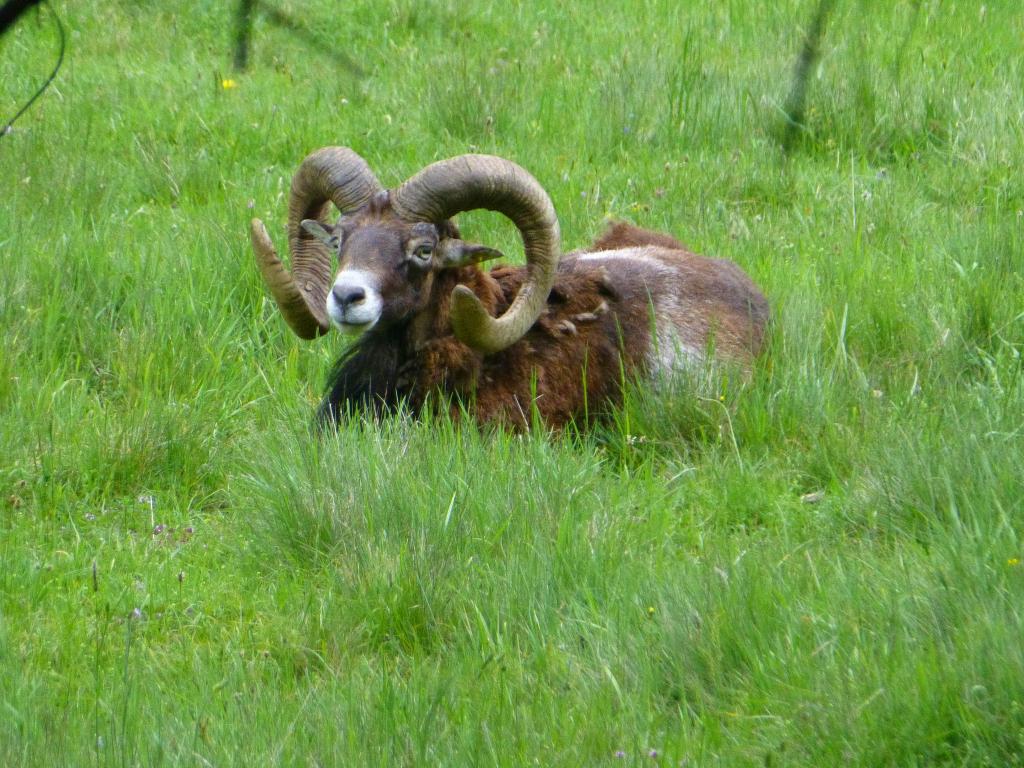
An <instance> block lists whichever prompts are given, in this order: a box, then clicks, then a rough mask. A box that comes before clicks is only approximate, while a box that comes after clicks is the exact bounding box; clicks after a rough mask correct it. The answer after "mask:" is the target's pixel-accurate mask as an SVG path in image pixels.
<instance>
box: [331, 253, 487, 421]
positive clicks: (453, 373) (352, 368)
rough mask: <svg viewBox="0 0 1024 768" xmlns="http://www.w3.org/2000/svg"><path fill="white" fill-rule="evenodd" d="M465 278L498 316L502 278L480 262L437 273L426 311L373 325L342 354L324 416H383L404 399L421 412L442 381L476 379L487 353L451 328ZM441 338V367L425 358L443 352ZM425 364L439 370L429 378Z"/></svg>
mask: <svg viewBox="0 0 1024 768" xmlns="http://www.w3.org/2000/svg"><path fill="white" fill-rule="evenodd" d="M459 284H462V285H466V286H468V287H469V288H470V289H471V290H472V291H473V292H474V293H475V294H476V295H477V296H478V297H480V299H481V301H482V303H483V305H484V307H485V308H486V309H487V310H488V312H490V313H491V315H492V316H493V315H496V314H500V313H502V312H504V311H505V309H506V308H507V301H506V298H505V296H504V294H503V293H502V291H501V288H500V287H499V285H498V283H497V282H496V281H495V280H494V279H493V278H492V277H491V276H490V275H489V274H488V273H486V272H484V271H482V270H480V269H478V268H477V267H475V266H470V267H462V268H460V269H450V270H443V271H441V272H439V273H437V275H436V277H435V280H434V284H433V286H432V288H431V291H430V293H431V296H430V299H429V301H428V302H427V304H426V308H425V309H424V311H422V312H420V313H419V314H417V315H415V316H414V317H412V318H410V319H408V320H405V321H403V322H401V323H398V324H395V325H392V326H389V327H387V328H381V329H373V330H371V331H368V332H367V333H366V334H364V335H363V336H362V337H361V338H359V339H358V340H357V341H356V342H355V343H354V344H352V346H350V347H349V348H348V349H347V350H346V351H345V352H344V353H343V354H342V356H341V357H340V358H339V359H338V361H337V362H336V363H335V364H334V367H333V369H332V370H331V373H330V374H329V376H328V383H327V394H326V396H325V397H324V399H323V401H322V402H321V404H320V408H319V410H318V413H317V417H318V420H319V421H320V422H325V421H326V422H330V421H334V420H336V419H337V418H338V417H340V416H344V415H345V414H346V413H348V412H357V411H370V412H372V413H374V414H375V415H378V416H379V415H381V414H382V413H386V412H389V411H393V410H395V409H396V408H398V407H399V405H401V404H405V405H406V406H407V407H408V408H409V409H410V410H411V411H412V412H413V413H416V412H418V410H419V408H420V407H421V406H422V404H423V401H424V399H425V398H426V397H427V396H428V395H429V393H430V391H431V390H432V389H434V388H435V387H436V386H437V385H438V384H440V383H441V381H446V382H449V383H450V382H452V381H453V380H456V379H457V380H460V381H465V382H470V381H473V380H475V378H476V376H475V374H476V370H477V369H478V367H479V364H480V359H481V358H480V356H479V355H478V354H477V353H475V352H473V351H472V350H470V349H469V348H468V347H466V346H465V345H463V344H461V342H458V341H457V340H456V339H455V338H454V337H453V336H452V331H451V320H450V309H451V293H452V290H453V289H454V288H455V286H456V285H459ZM438 342H441V343H442V344H443V346H444V347H445V349H444V354H443V357H444V359H445V363H444V365H442V366H441V368H440V370H438V368H437V366H436V365H433V366H425V365H421V364H419V362H420V360H421V358H424V357H428V356H435V357H436V356H437V353H438V346H439V345H438ZM425 370H429V371H434V373H435V376H434V377H432V378H430V379H428V378H425V377H424V376H423V375H422V372H423V371H425ZM449 394H459V393H449ZM465 394H468V393H465Z"/></svg>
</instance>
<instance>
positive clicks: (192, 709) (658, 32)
mask: <svg viewBox="0 0 1024 768" xmlns="http://www.w3.org/2000/svg"><path fill="white" fill-rule="evenodd" d="M234 5H235V3H233V2H227V0H225V1H224V2H221V3H217V4H202V3H200V4H197V3H155V2H141V3H128V2H108V3H96V4H92V5H89V4H70V3H69V4H61V5H60V6H59V12H60V14H61V16H62V18H63V19H64V21H65V23H66V25H67V27H68V30H69V41H68V42H69V48H68V57H67V62H66V64H65V67H64V69H63V70H62V72H61V74H60V76H59V78H58V79H57V81H56V83H55V85H54V87H53V88H51V89H50V90H49V91H48V92H47V93H46V95H45V96H44V97H43V98H42V100H41V101H39V102H38V104H37V105H36V106H35V107H34V108H33V109H32V110H31V111H30V112H29V113H28V114H27V115H26V116H24V117H23V118H22V119H21V121H19V122H18V123H17V124H16V126H15V130H14V131H13V132H12V133H11V134H10V135H7V136H4V137H3V138H0V171H2V173H0V178H3V179H4V184H5V191H6V194H5V196H4V203H3V205H2V206H0V249H2V254H3V258H2V264H3V268H4V278H3V280H2V281H0V326H2V328H3V347H2V353H0V456H2V460H0V764H3V765H5V766H22V765H25V766H36V765H38V766H43V765H46V766H49V765H74V766H77V765H147V766H149V765H154V766H156V765H200V766H203V765H217V766H220V765H278V764H280V765H349V764H366V765H390V764H409V765H435V764H436V765H457V766H461V765H477V764H480V765H516V766H519V765H524V764H535V765H582V764H609V765H619V764H626V765H634V764H667V765H678V764H680V763H685V764H686V765H729V766H733V765H772V766H780V765H785V766H790V765H793V766H824V765H839V764H842V765H864V766H878V765H893V766H904V765H906V766H913V765H919V766H925V765H928V766H931V765H951V766H952V765H956V766H961V765H970V766H985V765H988V766H1003V765H1021V764H1024V643H1022V642H1021V638H1022V636H1024V616H1022V614H1024V608H1022V606H1024V564H1022V563H1021V560H1022V559H1024V545H1022V543H1021V535H1022V532H1024V509H1022V504H1024V493H1022V485H1021V478H1022V477H1024V445H1022V443H1024V439H1022V438H1024V387H1022V384H1021V374H1022V363H1021V352H1022V349H1024V298H1022V297H1024V278H1022V271H1024V270H1022V266H1024V265H1022V261H1024V186H1022V182H1021V174H1020V169H1021V168H1022V167H1024V119H1022V117H1021V116H1022V114H1024V95H1022V91H1021V89H1020V83H1021V82H1024V58H1022V57H1021V56H1020V51H1019V49H1020V40H1021V39H1022V36H1024V10H1021V9H1020V8H1018V7H1017V4H1014V3H1000V2H996V3H987V4H985V5H980V4H974V3H963V2H961V3H956V4H952V3H939V2H929V1H927V0H924V1H922V2H916V1H914V2H912V1H911V0H901V1H899V2H895V3H882V2H872V1H869V0H837V3H836V5H835V9H834V11H833V14H832V16H831V18H830V21H829V25H828V28H827V30H826V33H825V38H824V43H823V48H822V52H823V56H822V59H821V61H820V62H819V63H818V65H817V66H816V67H815V68H814V69H813V70H812V77H811V81H810V86H809V91H808V101H807V113H806V120H807V124H806V126H805V127H804V130H803V131H802V132H801V134H800V138H799V141H798V142H797V143H796V146H795V147H794V149H793V151H792V152H791V153H790V155H789V156H786V155H784V154H783V153H782V151H781V149H780V144H781V138H782V134H783V131H784V120H783V117H782V113H781V105H782V104H783V103H784V102H785V99H786V97H787V94H788V92H789V87H790V83H789V80H790V77H791V74H792V71H793V65H794V61H795V57H796V54H797V52H798V50H799V47H800V43H801V29H802V25H804V24H805V23H807V21H808V20H809V19H810V18H811V15H812V13H813V11H814V8H815V7H816V6H817V3H816V2H814V1H812V0H788V2H783V3H743V2H728V3H712V4H704V5H705V6H707V7H699V4H692V8H691V7H690V5H688V4H685V3H677V2H667V1H665V0H653V1H652V2H647V3H633V4H630V3H627V4H620V5H619V6H616V7H614V8H610V7H608V4H605V3H594V2H574V3H569V4H568V5H567V6H566V4H554V3H536V4H513V3H506V4H490V3H472V4H470V3H466V4H462V3H451V2H413V1H412V0H391V1H390V2H385V3H370V2H357V3H354V4H343V5H338V4H332V3H327V2H316V3H305V4H297V3H293V2H284V0H282V2H281V3H280V4H279V7H281V8H282V9H283V10H285V11H287V12H288V13H290V14H292V15H293V16H295V17H296V18H299V19H301V20H302V23H303V24H305V25H306V27H307V28H308V29H309V30H310V31H311V34H312V35H313V36H314V37H315V39H316V40H317V41H318V42H319V46H312V45H310V44H308V43H305V42H303V41H302V40H301V39H299V38H298V37H296V36H294V35H292V34H291V33H289V32H287V31H284V30H282V29H280V28H278V27H277V26H275V25H274V24H272V23H271V22H270V21H269V20H268V19H267V18H266V17H265V16H263V15H259V14H257V18H256V24H255V28H254V33H253V61H252V66H251V68H250V70H249V71H248V72H247V73H245V74H238V73H234V72H232V70H231V34H232V29H233V23H234V22H233V7H234ZM55 51H56V38H55V35H54V32H53V30H52V27H51V25H50V21H49V17H48V12H47V11H46V10H43V11H41V12H40V13H39V14H38V15H37V14H36V13H30V14H29V15H28V16H27V17H26V18H25V19H23V20H22V21H21V22H20V23H19V25H18V27H17V28H16V29H14V30H13V31H12V32H10V33H8V34H7V35H5V36H4V37H3V38H2V39H0V114H2V115H3V116H5V117H6V116H7V115H10V114H13V112H14V111H15V110H16V108H17V107H18V106H19V105H20V103H21V102H22V101H23V100H24V98H26V97H27V96H28V95H29V93H30V92H31V90H32V89H33V88H34V87H35V85H36V84H38V83H39V82H41V80H42V79H43V78H44V77H45V75H46V73H47V71H48V67H50V66H51V62H52V60H53V56H54V55H55ZM353 65H354V66H353ZM226 78H232V79H233V80H234V81H235V82H236V84H237V87H234V88H225V87H223V81H224V80H225V79H226ZM335 143H340V144H346V145H349V146H351V147H353V148H354V149H355V150H356V151H358V152H360V153H361V154H362V155H363V156H364V157H365V158H366V159H367V160H368V161H369V163H370V165H371V166H372V167H373V168H374V169H375V170H376V171H377V173H378V174H379V176H380V177H381V179H382V180H383V181H384V182H385V183H386V184H394V183H397V182H398V181H400V180H402V179H404V178H406V177H407V176H409V175H411V174H412V173H414V172H415V171H416V170H418V169H419V168H421V167H422V166H424V165H425V164H427V163H428V162H430V161H433V160H436V159H439V158H442V157H446V156H450V155H453V154H457V153H461V152H467V151H482V152H493V153H496V154H500V155H503V156H505V157H508V158H510V159H513V160H516V161H518V162H520V163H522V164H523V165H525V166H526V167H528V168H529V169H530V170H531V171H532V172H533V173H534V175H535V176H536V177H537V178H538V179H539V180H540V181H541V182H542V183H543V184H544V185H545V187H546V188H547V189H548V190H549V192H550V193H551V195H552V198H553V200H554V202H555V206H556V208H557V210H558V212H559V217H560V220H561V223H562V228H563V235H564V241H565V244H566V246H567V248H572V247H577V246H579V245H582V244H584V243H585V242H587V241H588V238H590V237H592V236H593V235H595V234H596V233H597V232H598V231H599V230H600V229H601V227H602V222H603V220H604V219H605V217H607V216H614V217H622V218H627V219H630V220H632V221H635V222H637V223H638V224H641V225H643V226H649V227H654V228H659V229H663V230H666V231H669V232H672V233H673V234H675V235H676V236H678V237H680V238H681V239H682V240H684V241H685V242H687V243H688V244H690V245H691V246H692V247H693V248H694V249H696V250H699V251H702V252H705V253H708V254H714V255H718V256H724V257H728V258H731V259H733V260H735V261H736V262H738V263H739V264H741V265H742V266H743V267H744V268H745V269H746V270H747V271H748V272H749V273H750V274H751V275H752V276H753V277H754V279H755V280H756V281H757V282H758V283H759V284H760V285H762V286H763V287H764V289H765V292H766V293H767V295H768V296H769V298H770V300H771V302H772V306H773V309H774V313H775V315H774V322H773V327H772V331H771V338H770V343H769V350H768V352H767V353H766V355H765V356H764V358H763V359H762V360H761V361H760V363H759V365H758V368H757V370H756V371H755V372H754V375H753V376H752V377H751V379H750V380H749V381H744V380H743V379H742V378H736V377H730V376H729V375H727V374H726V373H724V372H718V373H716V372H706V371H702V372H695V374H694V375H693V376H692V377H690V378H687V379H681V380H679V381H677V382H674V383H673V384H672V386H666V387H662V388H660V389H659V390H658V391H650V390H647V389H645V388H643V387H637V388H636V389H634V390H632V391H631V392H630V396H629V398H628V402H627V404H626V406H625V407H624V408H623V409H622V410H621V411H620V412H618V413H617V414H616V415H615V417H614V418H613V419H612V420H611V421H610V422H609V423H608V424H606V425H605V426H603V427H602V428H599V429H597V430H594V431H592V432H591V433H589V434H585V435H573V434H567V435H561V436H550V435H545V434H543V433H541V432H539V431H538V432H535V433H532V434H528V435H523V436H514V435H509V434H504V433H500V432H497V433H496V432H494V431H492V430H482V431H481V430H477V429H475V428H473V427H471V426H462V427H455V426H453V425H452V424H451V423H449V422H447V421H446V420H444V419H430V418H428V419H425V420H424V421H422V422H414V421H411V420H409V419H407V418H403V417H396V418H394V419H392V420H389V421H387V422H385V423H383V424H362V423H358V422H354V423H351V424H348V425H346V426H344V427H343V428H341V430H340V431H339V433H338V435H337V436H336V437H335V436H331V437H329V438H327V439H324V440H320V441H318V440H316V439H314V438H313V437H312V436H311V431H310V429H309V425H310V420H311V416H312V412H313V409H314V407H315V404H316V402H317V399H318V396H319V391H320V388H321V387H322V385H323V383H324V378H325V376H326V372H327V369H328V367H329V365H330V362H331V359H332V357H333V356H334V355H336V354H337V351H338V349H339V344H340V341H339V340H338V339H337V338H335V337H328V338H327V339H324V340H322V341H320V342H318V343H304V342H300V341H299V340H297V339H296V338H294V337H293V336H292V335H291V334H290V332H289V331H288V330H287V328H286V327H285V325H284V323H283V322H282V321H281V319H280V318H279V316H278V315H277V312H276V309H275V308H274V306H273V304H272V302H271V301H270V300H269V299H268V298H267V296H266V294H265V292H264V290H263V287H262V286H261V284H260V282H259V278H258V275H257V273H256V270H255V269H254V268H253V264H252V257H251V255H250V253H249V246H248V240H247V234H246V230H247V222H248V219H249V218H250V217H251V216H253V215H259V216H260V217H262V218H263V219H264V220H266V221H267V222H268V223H270V224H271V225H272V227H271V230H272V233H273V234H274V236H275V237H276V238H277V239H278V240H279V242H282V241H283V237H282V234H283V233H282V225H283V222H284V217H285V202H284V195H285V194H286V193H287V186H288V179H289V177H290V174H291V172H292V171H293V169H294V168H295V167H296V165H297V163H298V161H299V160H300V159H301V158H302V157H303V156H304V154H305V153H307V152H308V151H310V150H312V149H314V148H316V147H319V146H323V145H327V144H335ZM462 225H463V229H464V230H465V231H466V233H467V235H468V236H470V237H474V238H476V239H479V240H485V241H488V242H490V243H491V244H493V245H494V246H496V247H500V248H503V249H504V250H505V251H506V252H507V253H516V252H517V248H516V238H515V233H514V231H513V230H512V228H511V227H510V226H509V225H507V224H506V223H503V222H501V221H500V220H499V219H498V218H497V217H495V216H493V215H481V214H472V215H469V216H465V217H463V222H462ZM651 750H657V753H658V754H657V758H656V759H655V758H652V757H651V756H650V751H651ZM620 755H621V756H620Z"/></svg>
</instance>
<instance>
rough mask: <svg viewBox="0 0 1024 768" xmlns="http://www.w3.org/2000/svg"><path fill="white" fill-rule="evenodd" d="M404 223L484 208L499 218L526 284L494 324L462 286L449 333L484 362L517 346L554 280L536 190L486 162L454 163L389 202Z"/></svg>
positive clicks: (555, 240)
mask: <svg viewBox="0 0 1024 768" xmlns="http://www.w3.org/2000/svg"><path fill="white" fill-rule="evenodd" d="M391 202H392V207H393V208H394V210H395V212H396V213H397V214H398V215H399V216H401V217H402V218H404V219H409V220H414V221H431V222H439V221H444V220H445V219H448V218H451V217H452V216H454V215H455V214H457V213H461V212H462V211H471V210H474V209H476V208H486V209H488V210H491V211H497V212H498V213H501V214H504V215H505V216H507V217H508V218H509V219H511V220H512V222H513V223H514V224H515V225H516V227H517V228H518V229H519V234H520V236H521V237H522V239H523V248H524V251H525V253H526V269H527V276H526V280H525V281H524V282H523V285H522V287H521V288H520V289H519V293H518V295H517V296H516V298H515V300H514V301H513V302H512V305H511V306H510V307H509V308H508V310H507V311H506V312H505V314H503V315H502V316H501V317H499V318H493V317H491V316H490V315H489V314H488V313H487V310H485V309H484V308H483V305H481V303H480V300H479V299H478V298H477V297H476V295H475V294H474V293H473V292H472V291H471V290H469V288H467V287H466V286H464V285H460V286H457V287H456V288H455V290H454V291H453V292H452V308H451V319H452V330H453V331H454V332H455V335H456V336H457V337H458V338H459V340H460V341H462V342H463V343H464V344H466V345H468V346H470V347H472V348H473V349H476V350H479V351H481V352H483V353H484V354H489V353H492V352H499V351H501V350H502V349H505V347H508V346H510V345H512V344H514V343H515V342H517V341H518V340H519V339H520V338H522V337H523V335H524V334H525V333H526V332H527V331H528V330H530V326H532V325H533V324H534V322H536V320H537V318H538V317H540V313H541V312H543V311H544V306H545V304H546V303H547V297H548V293H549V292H550V291H551V286H552V285H553V284H554V280H555V267H556V266H557V264H558V259H559V256H560V252H559V230H558V218H557V216H556V215H555V208H554V206H553V205H552V204H551V199H550V198H549V197H548V194H547V192H545V191H544V188H543V187H541V185H540V184H539V183H538V182H537V180H536V179H534V178H533V176H531V175H530V174H529V173H527V172H526V171H525V170H523V169H522V168H521V167H519V166H518V165H516V164H515V163H513V162H510V161H508V160H505V159H503V158H500V157H493V156H491V155H460V156H459V157H453V158H451V159H450V160H442V161H441V162H439V163H434V164H433V165H429V166H427V167H426V168H424V169H423V170H422V171H420V172H419V173H417V174H416V175H415V176H413V177H412V178H411V179H409V180H408V181H406V182H405V183H404V184H402V186H400V187H399V188H398V189H396V190H395V192H394V193H393V194H392V196H391Z"/></svg>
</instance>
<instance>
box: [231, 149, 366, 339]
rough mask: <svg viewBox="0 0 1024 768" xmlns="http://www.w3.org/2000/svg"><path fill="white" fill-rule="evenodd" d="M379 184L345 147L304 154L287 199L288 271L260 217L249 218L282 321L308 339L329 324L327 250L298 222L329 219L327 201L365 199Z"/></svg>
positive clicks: (348, 206)
mask: <svg viewBox="0 0 1024 768" xmlns="http://www.w3.org/2000/svg"><path fill="white" fill-rule="evenodd" d="M381 189H382V187H381V185H380V182H379V181H377V177H376V176H374V175H373V171H371V170H370V167H369V166H368V165H367V164H366V161H365V160H363V158H361V157H360V156H359V155H357V154H356V153H355V152H353V151H352V150H351V149H348V148H347V147H324V148H323V149H318V150H317V151H316V152H313V153H312V154H310V155H309V156H308V157H306V159H305V160H303V161H302V165H300V166H299V170H298V171H296V172H295V176H294V177H293V178H292V190H291V197H290V198H289V200H288V251H289V255H290V256H291V267H292V270H291V272H290V273H289V272H288V270H287V269H285V266H284V265H283V264H282V263H281V260H280V259H279V258H278V256H277V252H276V251H275V250H274V244H273V243H272V242H271V240H270V237H269V236H268V235H267V230H266V227H264V226H263V222H261V221H260V220H259V219H253V220H252V225H251V236H252V247H253V251H254V252H255V254H256V264H257V265H258V266H259V268H260V273H261V274H262V275H263V280H264V281H265V282H266V284H267V287H269V288H270V293H271V295H272V296H273V297H274V300H275V301H276V302H277V306H278V307H280V308H281V314H282V315H284V319H285V321H286V322H287V323H288V325H289V326H290V327H291V329H292V330H293V331H295V333H296V334H297V335H298V336H300V337H301V338H303V339H313V338H316V337H317V336H319V335H321V334H324V333H327V331H328V330H329V329H330V323H329V321H328V319H327V292H328V290H329V289H330V286H331V279H332V277H333V275H332V266H331V253H330V251H329V250H328V248H327V247H326V246H325V245H324V244H323V243H321V242H320V241H319V240H317V239H315V238H314V237H313V236H312V235H310V234H309V233H308V232H306V231H305V230H304V229H303V228H302V226H301V223H302V220H303V219H316V220H318V221H320V222H323V223H325V224H329V223H330V222H328V221H327V216H328V214H329V212H330V204H331V203H334V205H335V207H337V209H338V210H339V211H342V212H344V211H350V210H352V209H354V208H358V207H360V206H362V205H364V204H366V203H367V202H368V201H369V200H370V198H371V197H373V195H375V194H376V193H377V192H380V191H381Z"/></svg>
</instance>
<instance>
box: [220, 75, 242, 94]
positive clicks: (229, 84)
mask: <svg viewBox="0 0 1024 768" xmlns="http://www.w3.org/2000/svg"><path fill="white" fill-rule="evenodd" d="M220 87H221V88H223V89H224V90H225V91H230V90H231V89H232V88H237V87H238V83H236V82H235V81H234V80H232V79H231V78H230V77H226V78H224V79H223V80H221V81H220Z"/></svg>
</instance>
